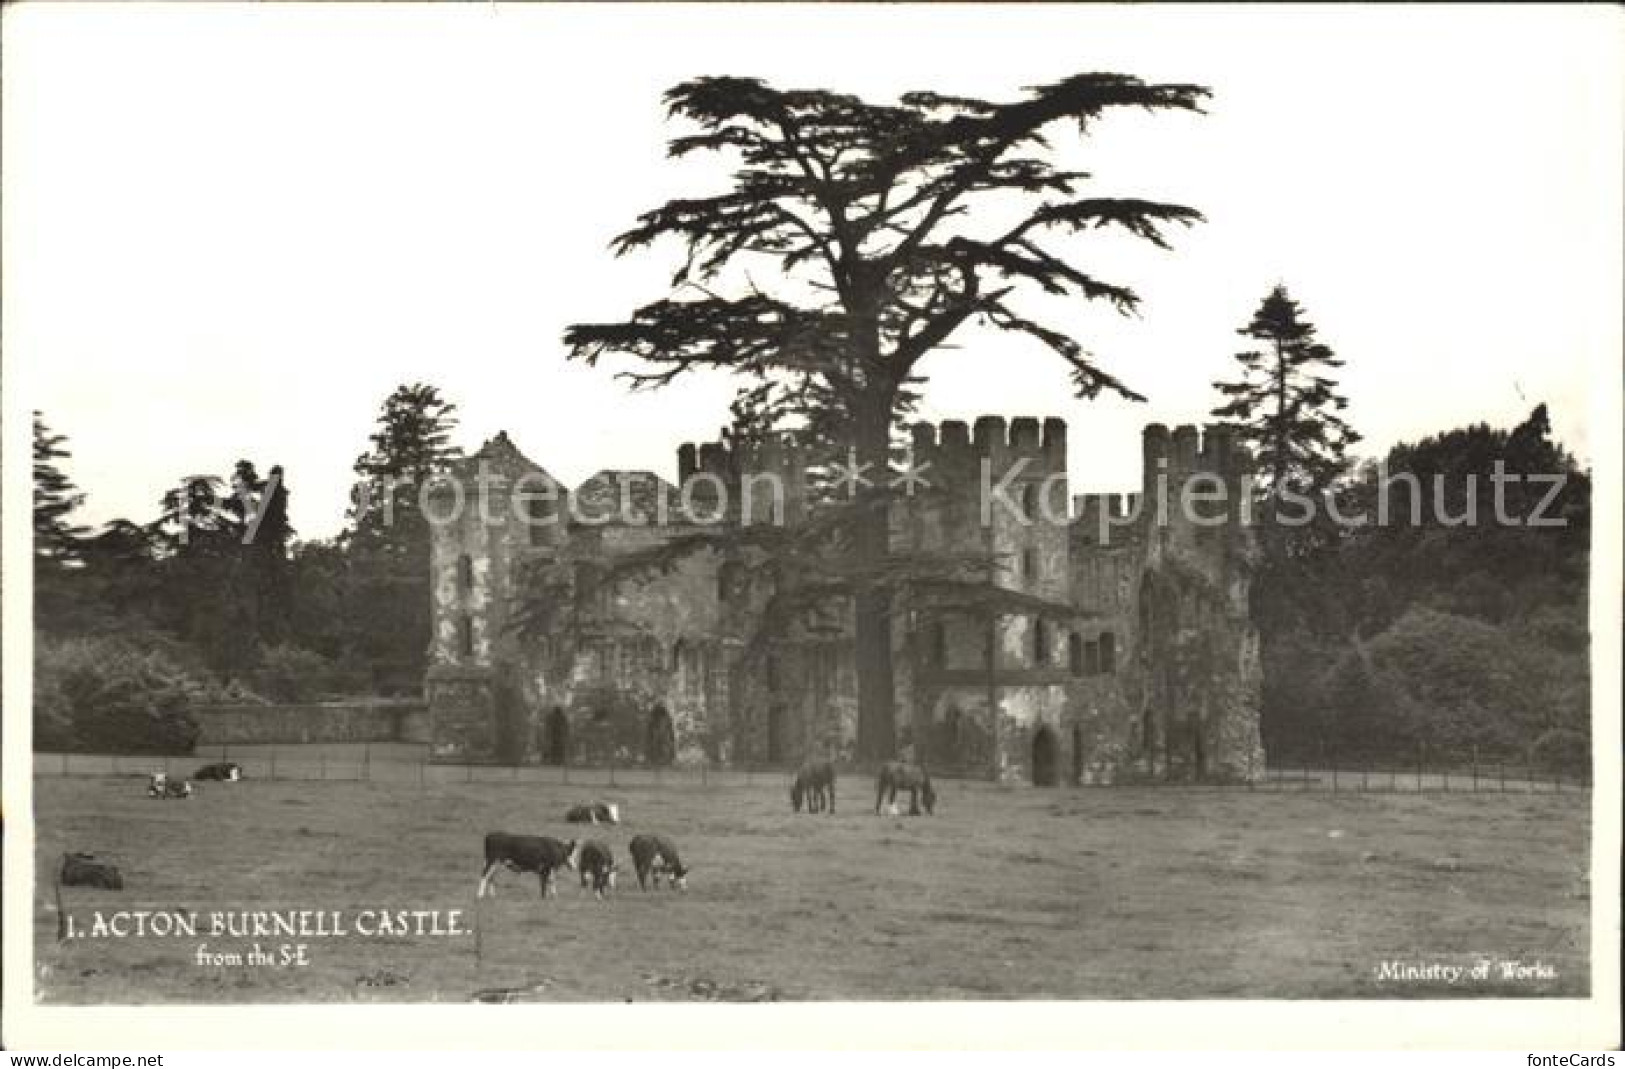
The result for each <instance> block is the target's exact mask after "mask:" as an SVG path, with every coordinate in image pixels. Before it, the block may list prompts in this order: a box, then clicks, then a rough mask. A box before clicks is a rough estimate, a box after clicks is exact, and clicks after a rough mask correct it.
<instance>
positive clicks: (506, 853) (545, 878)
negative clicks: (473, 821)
mask: <svg viewBox="0 0 1625 1069" xmlns="http://www.w3.org/2000/svg"><path fill="white" fill-rule="evenodd" d="M579 854H580V848H579V847H578V846H577V845H576V841H575V840H574V839H571V840H570V841H569V842H567V843H562V842H560V841H559V840H557V839H554V838H552V837H551V836H546V835H540V836H538V835H510V834H508V833H507V832H502V831H493V832H490V833H488V834H487V835H486V836H485V871H484V872H482V873H481V874H480V890H479V893H478V894H477V895H475V896H474V897H476V898H484V897H485V892H486V891H487V890H489V891H490V892H491V896H492V897H493V898H494V897H496V887H495V885H494V884H493V883H492V880H491V877H492V876H494V875H495V874H496V870H497V869H498V868H500V867H502V866H504V865H505V866H507V867H508V868H509V869H512V870H513V871H514V872H534V873H535V874H536V878H537V880H539V881H540V888H541V894H542V895H543V896H544V897H545V896H547V895H556V894H558V888H557V887H556V886H555V884H554V880H553V874H554V872H555V871H557V870H558V869H561V868H567V869H573V868H575V867H576V859H577V857H578V855H579Z"/></svg>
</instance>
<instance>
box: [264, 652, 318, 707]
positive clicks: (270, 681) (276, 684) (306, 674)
mask: <svg viewBox="0 0 1625 1069" xmlns="http://www.w3.org/2000/svg"><path fill="white" fill-rule="evenodd" d="M336 675H337V673H336V672H335V668H334V665H333V662H331V661H329V660H328V659H327V658H326V657H323V656H322V655H321V654H319V653H313V652H311V651H310V650H306V649H301V648H299V647H298V646H291V645H281V646H270V647H267V648H266V649H265V650H264V651H263V652H262V653H261V655H260V666H259V668H257V669H255V670H254V672H253V673H252V674H251V679H252V681H253V689H254V690H255V691H256V692H258V693H259V694H261V695H262V696H264V697H265V698H268V699H270V700H271V701H273V702H311V701H317V700H320V699H322V698H327V697H330V696H332V694H333V692H334V691H335V690H336V689H338V688H336V687H335V685H334V684H335V677H336Z"/></svg>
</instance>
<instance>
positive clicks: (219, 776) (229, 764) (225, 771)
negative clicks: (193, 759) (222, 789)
mask: <svg viewBox="0 0 1625 1069" xmlns="http://www.w3.org/2000/svg"><path fill="white" fill-rule="evenodd" d="M192 778H193V779H195V780H198V781H199V782H202V781H203V780H217V781H219V782H221V783H236V782H237V781H238V780H240V779H242V778H243V766H242V765H239V764H238V763H237V762H235V761H216V762H215V763H214V764H212V765H204V766H203V767H202V768H200V769H198V770H197V771H196V772H194V773H192Z"/></svg>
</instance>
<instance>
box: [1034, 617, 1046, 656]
mask: <svg viewBox="0 0 1625 1069" xmlns="http://www.w3.org/2000/svg"><path fill="white" fill-rule="evenodd" d="M1033 663H1034V664H1036V665H1047V664H1049V622H1048V621H1047V620H1045V619H1044V618H1043V617H1034V618H1033Z"/></svg>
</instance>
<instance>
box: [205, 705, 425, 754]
mask: <svg viewBox="0 0 1625 1069" xmlns="http://www.w3.org/2000/svg"><path fill="white" fill-rule="evenodd" d="M192 712H193V715H195V716H196V717H197V722H198V727H199V728H200V729H201V732H202V733H201V734H200V735H199V736H198V745H199V746H200V747H201V746H229V745H231V744H232V743H298V742H420V741H423V740H424V738H425V737H426V735H427V726H428V710H427V707H426V706H425V705H424V704H423V703H422V702H419V701H406V702H399V701H397V702H321V703H313V704H308V705H199V706H194V707H193V709H192Z"/></svg>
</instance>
